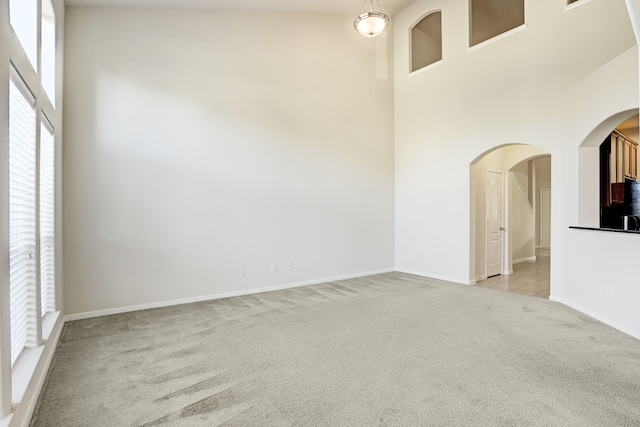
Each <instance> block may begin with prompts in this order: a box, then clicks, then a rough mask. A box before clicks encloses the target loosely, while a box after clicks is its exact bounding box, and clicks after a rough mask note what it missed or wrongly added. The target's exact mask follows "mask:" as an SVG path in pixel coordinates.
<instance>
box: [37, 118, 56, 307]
mask: <svg viewBox="0 0 640 427" xmlns="http://www.w3.org/2000/svg"><path fill="white" fill-rule="evenodd" d="M54 147H55V146H54V142H53V128H52V127H51V124H50V123H49V122H48V121H47V120H43V121H42V122H41V124H40V312H41V313H42V316H44V315H46V314H47V313H50V312H53V311H55V310H56V296H55V249H54V248H55V245H54V236H55V185H54V184H55V175H54V171H55V149H54Z"/></svg>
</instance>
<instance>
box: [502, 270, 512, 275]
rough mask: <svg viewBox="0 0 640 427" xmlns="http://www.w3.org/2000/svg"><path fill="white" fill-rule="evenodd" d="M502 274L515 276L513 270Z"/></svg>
mask: <svg viewBox="0 0 640 427" xmlns="http://www.w3.org/2000/svg"><path fill="white" fill-rule="evenodd" d="M502 274H505V275H507V276H509V275H511V274H513V270H505V271H503V272H502Z"/></svg>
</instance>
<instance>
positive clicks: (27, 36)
mask: <svg viewBox="0 0 640 427" xmlns="http://www.w3.org/2000/svg"><path fill="white" fill-rule="evenodd" d="M9 20H10V22H11V27H12V28H13V31H14V32H15V33H16V36H18V40H20V44H21V45H22V48H23V49H24V51H25V53H26V54H27V57H28V58H29V61H31V65H33V69H34V70H36V71H37V70H38V1H37V0H10V2H9Z"/></svg>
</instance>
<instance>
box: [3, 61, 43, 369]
mask: <svg viewBox="0 0 640 427" xmlns="http://www.w3.org/2000/svg"><path fill="white" fill-rule="evenodd" d="M12 74H13V75H12V78H11V80H10V87H9V100H10V101H9V227H10V232H9V288H10V300H9V309H10V313H11V364H12V365H13V364H14V363H15V361H16V359H17V358H18V356H19V355H20V353H22V350H24V348H25V347H27V346H34V345H36V340H37V337H36V336H35V331H36V327H35V325H36V324H35V322H37V321H38V320H37V314H36V313H37V307H36V303H35V301H36V280H37V279H36V270H37V268H36V267H37V265H36V113H35V109H34V98H33V96H32V95H31V93H30V92H29V91H28V90H27V88H26V85H25V84H24V83H23V82H22V80H21V79H20V78H19V77H17V73H15V72H14V73H12Z"/></svg>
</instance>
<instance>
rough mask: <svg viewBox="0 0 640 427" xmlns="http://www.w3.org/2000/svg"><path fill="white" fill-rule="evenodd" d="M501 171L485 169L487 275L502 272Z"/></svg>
mask: <svg viewBox="0 0 640 427" xmlns="http://www.w3.org/2000/svg"><path fill="white" fill-rule="evenodd" d="M503 230H504V228H503V227H502V173H500V172H491V171H487V277H491V276H495V275H498V274H501V273H502V235H503V233H502V232H503Z"/></svg>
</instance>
